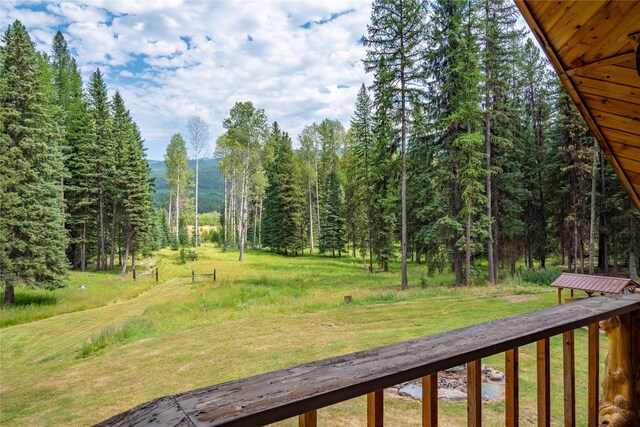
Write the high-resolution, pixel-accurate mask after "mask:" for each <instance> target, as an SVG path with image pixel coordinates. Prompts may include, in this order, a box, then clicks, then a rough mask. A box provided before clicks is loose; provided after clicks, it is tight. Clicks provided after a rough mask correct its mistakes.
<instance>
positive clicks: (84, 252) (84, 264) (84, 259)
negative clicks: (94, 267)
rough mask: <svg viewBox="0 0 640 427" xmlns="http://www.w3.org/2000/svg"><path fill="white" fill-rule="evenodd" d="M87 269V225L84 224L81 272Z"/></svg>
mask: <svg viewBox="0 0 640 427" xmlns="http://www.w3.org/2000/svg"><path fill="white" fill-rule="evenodd" d="M86 268H87V224H82V242H80V271H85V269H86Z"/></svg>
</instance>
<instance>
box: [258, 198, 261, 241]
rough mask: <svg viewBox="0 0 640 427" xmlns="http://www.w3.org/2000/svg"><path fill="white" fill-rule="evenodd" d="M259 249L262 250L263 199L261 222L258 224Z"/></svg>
mask: <svg viewBox="0 0 640 427" xmlns="http://www.w3.org/2000/svg"><path fill="white" fill-rule="evenodd" d="M258 248H260V249H262V199H260V220H259V222H258Z"/></svg>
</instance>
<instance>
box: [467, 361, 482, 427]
mask: <svg viewBox="0 0 640 427" xmlns="http://www.w3.org/2000/svg"><path fill="white" fill-rule="evenodd" d="M481 363H482V362H481V361H480V360H474V361H473V362H469V363H467V425H468V426H470V427H480V426H482V364H481Z"/></svg>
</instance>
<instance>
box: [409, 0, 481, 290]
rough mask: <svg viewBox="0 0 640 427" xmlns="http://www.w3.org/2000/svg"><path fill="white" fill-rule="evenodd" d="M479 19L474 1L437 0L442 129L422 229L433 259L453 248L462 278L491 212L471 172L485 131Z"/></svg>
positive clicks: (433, 77) (434, 84)
mask: <svg viewBox="0 0 640 427" xmlns="http://www.w3.org/2000/svg"><path fill="white" fill-rule="evenodd" d="M475 22H476V11H475V9H474V7H473V4H468V3H467V2H465V1H462V0H459V1H444V0H443V1H438V2H435V3H434V4H433V15H432V27H431V33H430V35H429V43H430V46H432V48H431V50H430V52H429V61H428V65H429V67H428V70H429V74H430V79H429V82H430V83H429V86H430V87H429V93H430V99H429V104H428V112H429V114H430V115H431V117H432V118H433V120H434V121H435V123H434V125H435V128H436V129H437V133H436V135H435V136H434V137H435V144H436V148H435V149H434V156H433V158H432V167H431V168H429V170H427V171H425V172H426V173H428V174H430V175H431V178H430V179H431V180H433V184H432V185H433V188H434V190H435V192H436V195H435V197H433V198H432V199H431V200H430V201H429V202H428V204H427V206H426V207H425V209H424V210H423V212H422V213H423V215H424V217H425V218H426V219H427V224H428V225H427V226H426V229H423V230H421V232H420V234H421V235H422V236H423V238H425V239H426V240H425V241H424V242H423V243H424V244H426V245H427V246H429V247H430V248H432V250H431V251H430V253H427V254H426V255H428V256H429V257H434V256H435V257H436V258H435V259H432V260H431V261H430V263H433V262H435V263H438V262H442V259H441V257H442V254H443V253H446V254H447V256H446V258H447V259H449V260H451V261H452V263H453V270H454V273H455V280H456V284H461V283H462V272H463V268H462V266H463V263H464V264H465V270H466V274H465V276H466V278H467V279H470V270H471V265H470V264H471V258H472V256H473V255H474V253H475V252H476V251H475V250H474V248H475V247H476V243H478V239H479V238H480V239H481V238H482V234H481V233H480V231H475V230H476V229H477V227H478V225H481V224H483V225H484V226H486V216H484V215H483V214H482V213H480V211H479V207H480V206H484V205H483V204H482V203H483V200H482V195H481V194H474V193H473V190H471V189H472V188H477V185H476V183H475V182H474V181H473V179H471V177H472V176H473V177H476V178H478V179H480V177H479V176H478V175H477V173H476V172H477V171H475V170H474V171H473V172H472V171H471V170H469V169H468V168H469V167H471V165H469V164H467V163H466V161H469V160H470V159H477V158H478V153H475V150H476V149H477V148H479V147H478V146H477V138H478V136H479V135H480V137H481V134H480V133H479V132H480V120H481V112H480V111H479V105H480V92H479V90H480V89H479V83H480V73H479V58H478V55H477V51H478V49H477V35H476V34H475V32H474V31H473V29H474V28H475ZM473 164H474V165H475V164H476V163H475V160H474V162H473ZM474 169H475V168H474ZM463 176H464V178H463ZM474 236H475V237H474ZM472 239H473V240H472Z"/></svg>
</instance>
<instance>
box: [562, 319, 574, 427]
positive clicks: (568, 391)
mask: <svg viewBox="0 0 640 427" xmlns="http://www.w3.org/2000/svg"><path fill="white" fill-rule="evenodd" d="M562 339H563V342H564V345H563V348H562V360H563V368H562V369H563V373H564V425H565V427H575V425H576V373H575V352H574V333H573V331H568V332H565V333H563V334H562Z"/></svg>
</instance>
